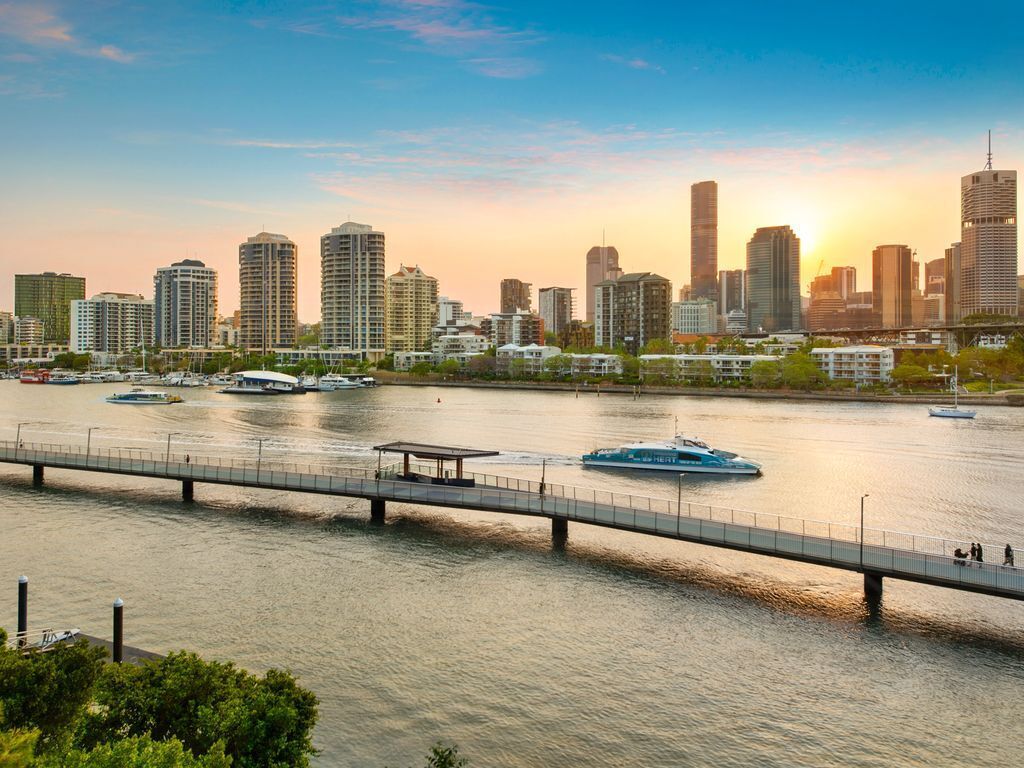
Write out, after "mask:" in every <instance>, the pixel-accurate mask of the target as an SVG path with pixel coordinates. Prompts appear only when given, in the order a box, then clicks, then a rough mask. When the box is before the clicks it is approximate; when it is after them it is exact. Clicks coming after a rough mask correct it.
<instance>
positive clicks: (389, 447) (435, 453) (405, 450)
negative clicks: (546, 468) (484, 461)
mask: <svg viewBox="0 0 1024 768" xmlns="http://www.w3.org/2000/svg"><path fill="white" fill-rule="evenodd" d="M373 450H375V451H377V457H378V465H379V460H380V456H381V454H384V453H400V454H402V457H403V458H402V477H403V478H404V479H407V480H408V479H416V478H417V476H416V475H415V474H414V473H412V472H411V471H410V468H409V457H410V456H415V457H416V458H417V459H427V460H431V461H434V462H436V464H437V474H436V475H435V476H434V478H433V479H432V480H431V482H435V483H445V482H448V483H449V484H458V485H466V484H471V481H463V478H462V461H463V459H478V458H481V457H483V456H497V455H498V451H482V450H478V449H475V448H459V447H456V446H448V445H427V444H425V443H407V442H402V441H399V442H396V443H385V444H384V445H377V446H374V448H373ZM446 461H454V462H455V480H457V481H458V482H457V483H451V480H450V479H449V478H446V477H445V473H444V464H445V462H446Z"/></svg>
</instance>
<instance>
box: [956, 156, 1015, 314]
mask: <svg viewBox="0 0 1024 768" xmlns="http://www.w3.org/2000/svg"><path fill="white" fill-rule="evenodd" d="M960 240H961V248H960V312H961V315H962V316H963V317H966V316H968V315H973V314H977V313H983V314H989V315H1013V316H1016V315H1017V172H1016V171H994V170H992V154H991V152H989V160H988V164H987V165H986V167H985V170H983V171H978V172H976V173H972V174H968V175H967V176H964V177H963V178H961V179H960Z"/></svg>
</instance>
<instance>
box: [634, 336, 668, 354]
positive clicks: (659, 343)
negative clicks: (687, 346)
mask: <svg viewBox="0 0 1024 768" xmlns="http://www.w3.org/2000/svg"><path fill="white" fill-rule="evenodd" d="M675 353H676V345H675V344H673V343H672V341H671V340H670V339H651V340H650V341H648V342H647V343H646V344H644V348H643V349H641V350H640V354H641V355H674V354H675Z"/></svg>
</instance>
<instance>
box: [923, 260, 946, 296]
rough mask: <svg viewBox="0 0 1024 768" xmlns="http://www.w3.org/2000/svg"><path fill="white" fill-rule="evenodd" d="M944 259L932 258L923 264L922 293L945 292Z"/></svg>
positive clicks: (930, 294) (929, 294)
mask: <svg viewBox="0 0 1024 768" xmlns="http://www.w3.org/2000/svg"><path fill="white" fill-rule="evenodd" d="M945 286H946V260H945V259H944V258H941V259H932V260H931V261H928V262H925V265H924V295H925V296H932V295H934V294H936V293H945V292H946V288H945Z"/></svg>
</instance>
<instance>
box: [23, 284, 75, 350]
mask: <svg viewBox="0 0 1024 768" xmlns="http://www.w3.org/2000/svg"><path fill="white" fill-rule="evenodd" d="M84 298H85V278H84V277H75V276H73V275H69V274H67V273H61V274H59V275H58V274H57V273H56V272H43V273H42V274H39V275H15V276H14V315H15V317H34V318H37V319H38V320H40V321H41V322H42V324H43V340H44V341H67V340H68V339H69V338H70V335H71V302H72V301H74V300H76V299H84Z"/></svg>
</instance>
